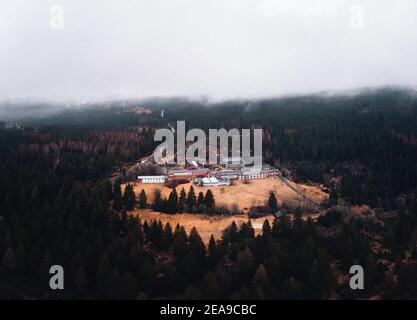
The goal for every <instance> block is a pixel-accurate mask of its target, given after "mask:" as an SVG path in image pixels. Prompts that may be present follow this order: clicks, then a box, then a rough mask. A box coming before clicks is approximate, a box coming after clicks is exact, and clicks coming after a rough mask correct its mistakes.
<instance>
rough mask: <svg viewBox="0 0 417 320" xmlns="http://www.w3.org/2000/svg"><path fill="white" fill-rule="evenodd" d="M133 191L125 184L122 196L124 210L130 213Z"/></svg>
mask: <svg viewBox="0 0 417 320" xmlns="http://www.w3.org/2000/svg"><path fill="white" fill-rule="evenodd" d="M135 199H136V195H135V191H134V190H133V187H132V185H130V184H127V185H126V187H125V191H124V194H123V202H124V205H125V207H126V210H128V211H131V210H133V207H134V205H135Z"/></svg>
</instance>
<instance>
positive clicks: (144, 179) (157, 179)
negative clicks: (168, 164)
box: [138, 176, 166, 183]
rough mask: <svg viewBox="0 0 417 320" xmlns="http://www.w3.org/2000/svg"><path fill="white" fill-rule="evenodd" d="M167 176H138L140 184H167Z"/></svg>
mask: <svg viewBox="0 0 417 320" xmlns="http://www.w3.org/2000/svg"><path fill="white" fill-rule="evenodd" d="M165 181H166V177H165V176H138V183H165Z"/></svg>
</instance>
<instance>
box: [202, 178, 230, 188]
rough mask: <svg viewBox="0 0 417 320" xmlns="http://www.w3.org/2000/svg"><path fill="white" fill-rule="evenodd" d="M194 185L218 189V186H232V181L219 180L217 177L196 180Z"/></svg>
mask: <svg viewBox="0 0 417 320" xmlns="http://www.w3.org/2000/svg"><path fill="white" fill-rule="evenodd" d="M194 183H195V184H197V185H199V186H203V187H217V186H228V185H230V180H229V179H227V178H222V179H217V178H215V177H211V178H195V179H194Z"/></svg>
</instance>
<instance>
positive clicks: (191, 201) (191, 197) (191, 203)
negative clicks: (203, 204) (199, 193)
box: [187, 186, 196, 213]
mask: <svg viewBox="0 0 417 320" xmlns="http://www.w3.org/2000/svg"><path fill="white" fill-rule="evenodd" d="M195 207H196V198H195V193H194V188H193V186H190V189H189V190H188V196H187V211H188V212H190V213H192V212H193V211H194V208H195Z"/></svg>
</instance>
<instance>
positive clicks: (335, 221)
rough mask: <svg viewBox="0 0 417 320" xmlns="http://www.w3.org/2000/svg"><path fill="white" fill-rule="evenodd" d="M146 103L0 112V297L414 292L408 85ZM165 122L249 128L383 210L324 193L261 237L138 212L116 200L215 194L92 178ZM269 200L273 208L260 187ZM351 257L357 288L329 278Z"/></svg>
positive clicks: (272, 151) (346, 193) (271, 154)
mask: <svg viewBox="0 0 417 320" xmlns="http://www.w3.org/2000/svg"><path fill="white" fill-rule="evenodd" d="M146 106H147V107H152V108H153V110H155V112H154V113H153V114H151V115H141V114H139V115H138V114H136V113H134V112H130V111H129V110H130V109H129V108H130V107H126V108H125V109H123V108H109V109H106V110H105V111H103V113H99V111H98V110H99V109H98V110H96V109H87V110H85V111H81V110H79V111H77V113H76V115H74V114H72V113H71V112H68V111H66V112H63V113H61V114H58V115H53V116H48V117H45V118H42V119H30V118H28V119H26V120H25V121H23V122H22V123H23V127H19V128H7V126H6V124H3V125H2V126H0V158H1V165H0V176H1V179H0V298H1V299H13V298H17V299H75V298H78V299H97V298H101V299H165V298H170V299H201V298H204V299H330V298H336V299H361V298H364V299H366V298H372V297H380V298H385V299H392V298H394V299H398V298H406V299H409V298H414V299H415V298H416V297H417V246H416V235H417V199H416V196H415V191H416V183H417V132H416V131H417V100H416V94H415V92H411V91H407V90H402V89H380V90H376V91H369V92H368V91H365V92H361V93H355V94H352V95H340V96H326V95H318V96H300V97H286V98H279V99H278V98H277V99H272V98H271V99H263V100H254V101H229V102H217V103H210V102H201V101H192V100H187V99H174V100H172V101H166V102H165V101H163V100H162V101H160V100H157V101H152V100H149V101H146ZM160 110H164V111H165V118H164V119H161V117H160V115H159V112H160ZM98 113H99V114H98ZM96 114H98V115H96ZM65 119H67V120H65ZM97 119H99V121H97ZM176 120H185V121H186V124H187V126H189V127H190V128H201V129H203V130H208V129H209V128H226V129H228V128H255V127H256V128H262V129H263V130H264V139H263V141H264V147H263V149H264V151H265V155H264V156H265V159H266V161H267V162H268V163H271V164H274V165H276V166H278V167H280V168H286V169H287V170H288V172H289V174H290V175H291V176H292V177H293V178H294V179H295V180H297V181H311V182H316V183H323V184H325V185H326V186H327V187H328V188H329V190H330V192H331V200H332V201H333V202H334V203H340V202H341V201H343V202H345V203H350V204H368V205H369V206H371V207H378V208H381V210H382V211H384V212H385V211H386V212H394V213H395V215H393V216H389V217H387V218H385V219H384V221H383V224H379V223H375V222H373V221H367V220H360V219H355V218H352V217H351V216H349V215H347V214H343V213H340V212H337V211H335V210H332V207H331V205H332V203H330V204H329V208H328V213H327V215H325V216H323V217H321V218H320V219H318V220H317V221H313V220H311V219H302V215H303V212H302V210H301V209H297V210H295V211H294V212H292V213H291V214H289V215H283V216H282V217H281V218H277V219H275V220H274V221H273V223H269V222H268V221H265V223H264V225H263V228H262V230H263V232H262V234H261V235H257V236H255V233H254V230H253V226H252V225H251V223H250V222H247V223H245V224H243V225H241V226H240V227H238V226H237V225H236V224H234V223H233V224H231V225H230V226H229V227H228V228H227V229H226V230H224V232H223V236H222V238H221V239H218V240H215V239H214V238H212V239H210V242H209V243H208V244H207V245H205V244H204V243H203V241H202V240H201V237H200V235H199V234H198V231H197V230H196V229H193V230H192V231H191V232H190V233H188V234H187V233H186V232H185V229H184V228H183V227H182V226H180V225H170V224H165V225H163V224H162V223H161V222H158V221H153V222H151V223H149V222H144V221H141V220H140V219H138V218H136V217H134V216H131V215H130V214H129V211H130V210H132V208H133V207H135V206H136V207H142V208H144V207H152V208H153V209H155V210H157V211H165V212H168V213H172V214H175V212H178V211H187V212H192V213H196V214H199V213H201V212H205V213H210V212H213V210H214V208H215V201H214V199H212V195H210V193H211V192H209V191H207V193H206V194H201V195H195V194H193V193H192V192H191V191H190V190H187V192H188V193H187V192H186V191H185V190H181V189H178V191H177V190H175V192H174V190H173V192H172V193H171V194H172V195H171V196H170V197H169V198H168V199H160V200H159V201H155V203H148V201H147V199H146V194H144V193H140V194H137V195H135V194H134V192H133V190H132V189H131V188H126V190H124V192H123V193H122V191H121V190H120V185H119V184H118V183H116V184H114V185H113V184H112V183H110V181H109V179H108V178H109V176H110V175H111V174H112V172H113V171H114V169H115V168H117V167H118V166H119V165H120V163H129V162H132V161H136V160H137V159H139V158H140V157H144V156H147V155H149V154H150V153H151V152H152V151H153V148H154V147H155V143H154V142H153V132H154V130H155V129H156V128H158V127H160V126H163V125H165V123H166V122H174V121H176ZM269 203H270V204H269V205H270V207H271V208H272V207H273V209H274V210H275V209H276V199H275V200H274V198H273V197H272V196H271V198H270V201H269ZM188 206H189V207H188ZM53 264H58V265H62V266H63V267H64V269H65V273H66V276H65V288H66V289H65V290H64V291H51V290H50V289H49V285H48V283H49V276H50V275H49V272H48V271H49V267H50V266H51V265H53ZM354 264H360V265H362V266H363V267H364V269H365V270H367V271H366V275H367V276H366V278H365V290H361V291H360V292H358V291H352V290H350V289H349V286H348V285H347V283H346V279H345V278H346V275H348V272H349V267H350V266H352V265H354Z"/></svg>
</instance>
